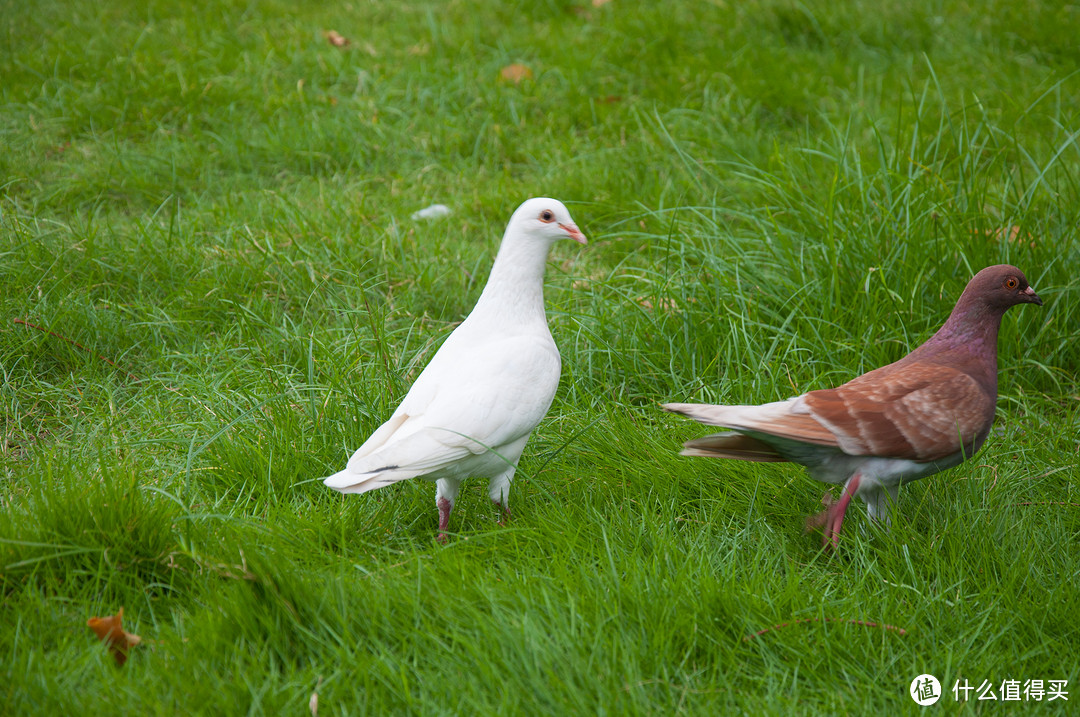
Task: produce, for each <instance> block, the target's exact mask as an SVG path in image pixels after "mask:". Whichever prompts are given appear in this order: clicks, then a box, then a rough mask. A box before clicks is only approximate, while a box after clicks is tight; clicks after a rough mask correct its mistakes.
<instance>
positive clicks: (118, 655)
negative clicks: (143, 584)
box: [86, 608, 142, 665]
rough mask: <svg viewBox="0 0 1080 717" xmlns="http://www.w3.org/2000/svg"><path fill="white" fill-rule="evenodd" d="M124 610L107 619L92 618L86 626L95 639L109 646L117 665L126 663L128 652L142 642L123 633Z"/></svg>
mask: <svg viewBox="0 0 1080 717" xmlns="http://www.w3.org/2000/svg"><path fill="white" fill-rule="evenodd" d="M123 620H124V608H120V611H119V612H117V613H116V614H115V615H110V616H109V617H92V618H90V619H89V620H87V621H86V624H87V625H88V626H89V627H90V629H91V630H93V631H94V634H95V635H97V638H98V639H99V640H101V641H102V642H104V643H105V644H107V645H108V646H109V651H110V652H112V654H113V657H114V658H115V659H116V664H117V665H123V664H124V663H125V662H127V654H128V650H130V649H131V648H133V647H135V646H136V645H138V644H139V643H140V642H142V638H141V637H139V636H138V635H133V634H131V633H130V632H124V627H123Z"/></svg>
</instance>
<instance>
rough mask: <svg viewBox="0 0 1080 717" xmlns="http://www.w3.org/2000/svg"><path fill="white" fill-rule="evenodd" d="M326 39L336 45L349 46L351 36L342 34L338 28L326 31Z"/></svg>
mask: <svg viewBox="0 0 1080 717" xmlns="http://www.w3.org/2000/svg"><path fill="white" fill-rule="evenodd" d="M326 41H327V42H329V43H330V44H331V45H333V46H334V47H348V46H349V38H347V37H345V36H343V35H341V34H340V33H339V32H338V31H337V30H327V31H326Z"/></svg>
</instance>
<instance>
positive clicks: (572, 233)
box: [559, 222, 589, 246]
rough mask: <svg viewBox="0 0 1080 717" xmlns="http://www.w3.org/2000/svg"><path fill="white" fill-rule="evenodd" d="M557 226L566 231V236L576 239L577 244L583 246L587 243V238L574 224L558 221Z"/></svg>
mask: <svg viewBox="0 0 1080 717" xmlns="http://www.w3.org/2000/svg"><path fill="white" fill-rule="evenodd" d="M559 226H560V227H562V230H563V231H564V232H566V235H567V236H568V237H570V238H571V239H573V240H574V241H576V242H577V243H578V244H581V245H582V246H584V245H585V244H588V243H589V242H588V240H587V239H586V238H585V235H584V234H582V233H581V230H580V229H578V228H577V225H576V224H563V223H562V222H559Z"/></svg>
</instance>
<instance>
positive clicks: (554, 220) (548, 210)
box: [506, 197, 586, 244]
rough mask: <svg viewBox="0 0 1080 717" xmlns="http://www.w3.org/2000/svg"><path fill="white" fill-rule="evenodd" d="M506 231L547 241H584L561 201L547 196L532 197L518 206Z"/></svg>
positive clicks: (582, 242) (583, 236)
mask: <svg viewBox="0 0 1080 717" xmlns="http://www.w3.org/2000/svg"><path fill="white" fill-rule="evenodd" d="M506 233H507V235H510V234H519V233H520V234H522V235H524V236H528V237H535V238H538V239H547V240H548V241H555V240H556V239H573V240H574V241H576V242H577V243H579V244H585V243H586V240H585V235H584V234H582V233H581V230H580V229H578V228H577V224H574V220H573V219H571V218H570V212H569V211H568V210H567V208H566V207H565V206H563V203H562V202H560V201H559V200H558V199H549V198H547V197H534V198H533V199H529V200H527V201H526V202H525V203H524V204H522V205H521V206H520V207H518V208H517V211H515V212H514V215H513V216H512V217H510V223H509V224H507V225H506Z"/></svg>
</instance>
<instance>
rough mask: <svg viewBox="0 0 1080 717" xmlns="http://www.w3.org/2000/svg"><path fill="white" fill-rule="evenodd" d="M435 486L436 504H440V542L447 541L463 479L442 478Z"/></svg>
mask: <svg viewBox="0 0 1080 717" xmlns="http://www.w3.org/2000/svg"><path fill="white" fill-rule="evenodd" d="M435 485H436V488H435V505H437V506H439V537H438V541H439V542H440V543H445V542H446V528H447V526H449V525H450V513H451V511H453V510H454V501H455V500H457V494H458V489H459V488H461V481H460V480H455V479H451V478H440V479H439V480H438V481H437V482H436V483H435Z"/></svg>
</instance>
